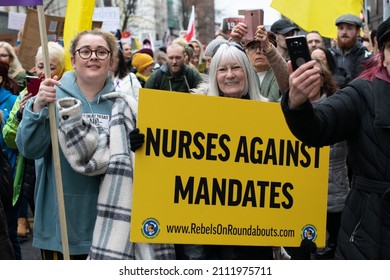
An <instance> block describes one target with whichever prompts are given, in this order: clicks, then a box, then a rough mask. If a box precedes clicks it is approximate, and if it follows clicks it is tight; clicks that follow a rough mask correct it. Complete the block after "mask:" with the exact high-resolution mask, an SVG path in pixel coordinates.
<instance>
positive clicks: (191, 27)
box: [186, 6, 195, 42]
mask: <svg viewBox="0 0 390 280" xmlns="http://www.w3.org/2000/svg"><path fill="white" fill-rule="evenodd" d="M192 39H195V7H194V6H192V10H191V16H190V20H189V22H188V28H187V34H186V40H187V42H191V40H192Z"/></svg>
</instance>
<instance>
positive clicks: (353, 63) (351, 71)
mask: <svg viewBox="0 0 390 280" xmlns="http://www.w3.org/2000/svg"><path fill="white" fill-rule="evenodd" d="M330 52H331V53H332V55H333V57H334V59H335V61H336V65H337V70H336V73H334V79H335V81H336V83H337V85H338V86H339V87H340V88H343V87H345V86H346V85H347V84H348V83H349V82H351V81H352V80H353V79H355V78H356V77H357V76H358V75H359V74H360V72H362V70H363V69H364V61H365V60H366V59H367V58H369V57H370V56H371V53H370V52H369V51H368V50H367V49H366V47H364V46H363V45H362V44H360V43H356V44H355V45H354V46H353V47H352V49H351V50H349V51H348V52H343V51H341V50H340V49H339V48H337V47H332V48H330Z"/></svg>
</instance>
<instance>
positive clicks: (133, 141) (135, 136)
mask: <svg viewBox="0 0 390 280" xmlns="http://www.w3.org/2000/svg"><path fill="white" fill-rule="evenodd" d="M129 138H130V150H132V151H133V152H135V150H137V149H138V148H139V147H141V146H142V144H143V143H144V142H145V135H144V134H142V133H139V129H138V128H136V129H133V130H132V131H130V134H129Z"/></svg>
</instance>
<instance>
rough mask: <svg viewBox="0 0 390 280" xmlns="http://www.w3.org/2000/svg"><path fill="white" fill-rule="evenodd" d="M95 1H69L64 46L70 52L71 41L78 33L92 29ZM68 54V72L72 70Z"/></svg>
mask: <svg viewBox="0 0 390 280" xmlns="http://www.w3.org/2000/svg"><path fill="white" fill-rule="evenodd" d="M94 9H95V0H68V7H67V9H66V17H65V25H64V45H65V48H66V49H67V50H68V49H69V46H70V41H71V40H72V39H73V37H74V36H76V34H77V33H79V32H81V31H84V30H88V29H91V28H92V16H93V11H94ZM65 54H66V63H65V68H66V70H69V69H71V68H72V67H71V64H70V59H69V52H65Z"/></svg>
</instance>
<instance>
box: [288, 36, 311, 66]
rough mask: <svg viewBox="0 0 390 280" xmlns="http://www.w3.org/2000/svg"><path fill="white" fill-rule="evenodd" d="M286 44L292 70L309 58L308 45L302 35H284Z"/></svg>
mask: <svg viewBox="0 0 390 280" xmlns="http://www.w3.org/2000/svg"><path fill="white" fill-rule="evenodd" d="M286 45H287V49H288V53H289V55H290V59H291V64H292V67H293V70H294V71H295V70H297V68H298V67H299V66H301V65H302V64H305V63H306V62H308V61H310V60H311V55H310V51H309V46H308V45H307V41H306V37H305V36H304V35H298V36H291V37H286Z"/></svg>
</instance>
